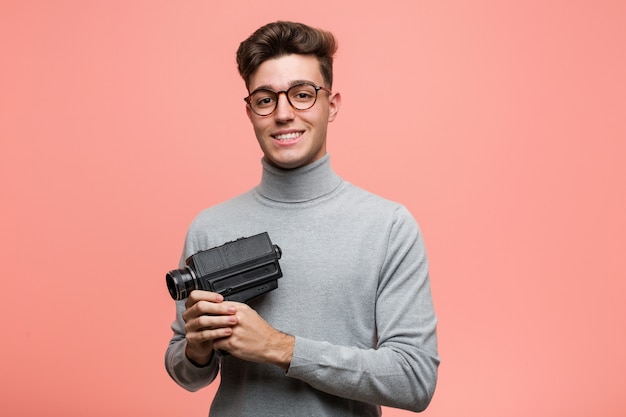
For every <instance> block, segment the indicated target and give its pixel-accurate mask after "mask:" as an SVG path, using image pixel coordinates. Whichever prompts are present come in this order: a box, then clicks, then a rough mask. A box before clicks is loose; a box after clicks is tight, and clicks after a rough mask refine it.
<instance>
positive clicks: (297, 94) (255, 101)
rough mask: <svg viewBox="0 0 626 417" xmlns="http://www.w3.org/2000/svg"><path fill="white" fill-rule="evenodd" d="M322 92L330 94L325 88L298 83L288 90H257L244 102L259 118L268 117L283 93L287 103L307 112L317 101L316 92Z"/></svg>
mask: <svg viewBox="0 0 626 417" xmlns="http://www.w3.org/2000/svg"><path fill="white" fill-rule="evenodd" d="M320 90H324V91H326V92H327V93H329V94H332V91H330V90H329V89H328V88H326V87H320V86H317V85H315V84H313V83H307V82H304V83H298V84H295V85H292V86H291V87H289V89H288V90H283V91H272V90H269V89H267V88H259V89H257V90H254V91H253V92H251V93H250V95H249V96H248V97H245V98H244V101H245V102H246V103H248V105H249V106H250V109H252V111H253V112H254V113H256V114H258V115H259V116H269V115H270V114H272V113H274V111H275V110H276V106H278V96H279V95H280V94H281V93H285V97H287V101H288V102H289V104H290V105H291V107H293V108H294V109H296V110H308V109H310V108H311V107H313V106H314V105H315V102H316V101H317V92H318V91H320Z"/></svg>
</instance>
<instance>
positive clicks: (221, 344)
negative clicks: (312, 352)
mask: <svg viewBox="0 0 626 417" xmlns="http://www.w3.org/2000/svg"><path fill="white" fill-rule="evenodd" d="M223 305H224V306H226V307H227V308H229V307H231V306H232V307H234V308H235V310H236V314H235V320H234V321H231V322H230V323H233V322H234V324H233V325H232V327H229V328H228V329H229V330H231V331H232V333H231V334H230V335H229V336H228V337H223V338H220V339H215V340H214V341H213V348H214V349H216V350H224V351H226V352H229V353H230V354H231V355H233V356H235V357H237V358H239V359H243V360H247V361H251V362H257V363H266V364H273V365H277V366H280V367H281V368H283V369H284V370H285V371H286V370H287V369H289V364H290V363H291V358H292V356H293V346H294V343H295V338H294V337H293V336H290V335H288V334H285V333H283V332H280V331H278V330H276V329H275V328H273V327H272V326H270V325H269V324H268V323H267V322H266V321H265V320H263V318H262V317H261V316H259V314H258V313H257V312H256V311H254V310H253V309H252V308H251V307H250V306H248V305H247V304H242V303H235V302H229V301H226V302H224V303H223ZM228 311H231V310H230V309H229V310H228Z"/></svg>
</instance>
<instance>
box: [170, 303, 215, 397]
mask: <svg viewBox="0 0 626 417" xmlns="http://www.w3.org/2000/svg"><path fill="white" fill-rule="evenodd" d="M184 310H185V302H184V301H177V302H176V320H175V321H174V322H173V323H172V331H173V333H174V334H173V335H172V338H171V340H170V343H169V345H168V347H167V350H166V352H165V369H166V370H167V373H168V374H169V375H170V377H171V378H172V379H173V380H174V381H175V382H176V383H177V384H178V385H180V386H181V387H183V388H185V389H186V390H188V391H192V392H193V391H197V390H199V389H200V388H203V387H205V386H207V385H209V384H210V383H211V382H213V380H214V379H215V377H216V376H217V373H218V371H219V358H218V356H217V355H213V358H212V359H211V362H209V364H207V365H206V366H202V367H199V366H196V365H195V364H193V363H192V362H191V361H190V360H189V359H187V355H185V347H186V345H187V341H186V340H185V323H184V321H183V319H182V313H183V311H184Z"/></svg>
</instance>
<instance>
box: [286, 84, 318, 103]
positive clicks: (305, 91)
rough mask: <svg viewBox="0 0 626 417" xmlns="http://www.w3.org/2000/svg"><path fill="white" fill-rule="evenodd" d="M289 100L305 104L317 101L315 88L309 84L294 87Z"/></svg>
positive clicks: (290, 91)
mask: <svg viewBox="0 0 626 417" xmlns="http://www.w3.org/2000/svg"><path fill="white" fill-rule="evenodd" d="M289 99H290V100H291V101H298V102H304V103H306V102H310V101H312V100H315V88H314V87H313V86H311V85H308V84H303V85H296V86H293V87H291V89H290V90H289Z"/></svg>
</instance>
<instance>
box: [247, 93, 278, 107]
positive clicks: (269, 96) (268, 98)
mask: <svg viewBox="0 0 626 417" xmlns="http://www.w3.org/2000/svg"><path fill="white" fill-rule="evenodd" d="M250 102H251V103H252V105H253V106H255V107H258V108H265V107H272V106H273V105H274V103H275V102H276V93H274V92H272V91H265V90H259V91H256V92H254V93H252V96H251V97H250Z"/></svg>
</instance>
